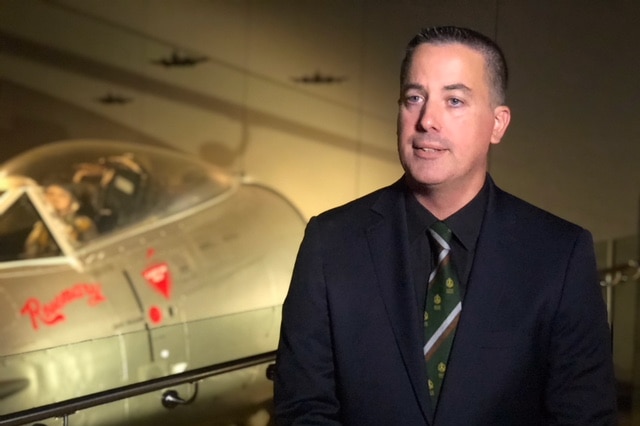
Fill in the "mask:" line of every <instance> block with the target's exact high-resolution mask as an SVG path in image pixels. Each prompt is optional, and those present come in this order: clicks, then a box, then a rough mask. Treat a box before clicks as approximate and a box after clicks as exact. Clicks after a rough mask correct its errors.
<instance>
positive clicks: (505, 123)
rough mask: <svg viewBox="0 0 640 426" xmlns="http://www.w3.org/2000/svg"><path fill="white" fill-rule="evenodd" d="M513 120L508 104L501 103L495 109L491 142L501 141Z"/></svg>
mask: <svg viewBox="0 0 640 426" xmlns="http://www.w3.org/2000/svg"><path fill="white" fill-rule="evenodd" d="M509 121H511V110H510V109H509V107H508V106H505V105H500V106H497V107H496V108H495V109H494V110H493V132H491V143H492V144H497V143H500V140H501V139H502V136H504V133H505V132H506V131H507V127H509Z"/></svg>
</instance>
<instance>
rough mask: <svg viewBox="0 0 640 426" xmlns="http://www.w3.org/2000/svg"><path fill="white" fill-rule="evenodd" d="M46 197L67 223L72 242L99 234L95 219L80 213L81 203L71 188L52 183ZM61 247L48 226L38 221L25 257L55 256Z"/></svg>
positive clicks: (29, 240) (31, 233)
mask: <svg viewBox="0 0 640 426" xmlns="http://www.w3.org/2000/svg"><path fill="white" fill-rule="evenodd" d="M45 198H46V201H47V203H49V205H50V206H51V208H52V209H53V211H54V212H55V213H56V214H57V215H58V217H59V218H60V219H62V222H63V223H64V224H65V225H66V231H67V237H68V238H69V240H70V241H71V242H72V243H75V242H83V241H87V240H89V239H91V238H93V237H95V236H96V235H97V231H96V227H95V225H94V223H93V221H92V220H91V219H90V218H88V217H87V216H84V215H81V214H78V209H79V208H80V203H79V202H78V200H77V199H76V197H75V196H74V194H73V191H72V190H71V188H68V187H66V186H64V185H61V184H51V185H48V186H47V187H46V189H45ZM59 253H60V248H59V247H58V245H57V244H56V243H55V241H54V240H53V238H52V237H51V234H49V231H48V230H47V227H46V226H45V224H44V223H43V222H42V221H40V220H39V221H37V222H36V223H35V224H34V225H33V229H32V230H31V232H30V233H29V236H28V237H27V240H26V242H25V257H27V258H33V257H45V256H55V255H58V254H59Z"/></svg>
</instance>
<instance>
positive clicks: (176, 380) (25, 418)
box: [0, 351, 276, 426]
mask: <svg viewBox="0 0 640 426" xmlns="http://www.w3.org/2000/svg"><path fill="white" fill-rule="evenodd" d="M275 357H276V352H275V351H271V352H265V353H262V354H258V355H253V356H249V357H246V358H240V359H237V360H233V361H227V362H223V363H220V364H214V365H210V366H207V367H202V368H197V369H194V370H189V371H185V372H183V373H178V374H172V375H169V376H164V377H158V378H156V379H151V380H147V381H145V382H140V383H133V384H130V385H126V386H121V387H118V388H113V389H108V390H105V391H101V392H96V393H92V394H89V395H84V396H81V397H78V398H72V399H68V400H66V401H61V402H56V403H53V404H48V405H43V406H40V407H35V408H31V409H28V410H24V411H17V412H15V413H10V414H6V415H3V416H0V426H20V425H25V424H29V423H33V422H37V421H40V420H46V419H51V418H55V417H57V418H63V421H64V424H65V425H67V424H68V417H69V416H70V415H72V414H73V413H75V412H76V411H79V410H83V409H86V408H91V407H96V406H98V405H103V404H108V403H110V402H115V401H119V400H121V399H126V398H131V397H134V396H138V395H142V394H145V393H149V392H154V391H157V390H161V389H165V388H168V387H171V386H177V385H181V384H185V383H195V384H196V385H197V382H198V381H200V380H203V379H206V378H208V377H212V376H217V375H220V374H224V373H229V372H232V371H236V370H241V369H243V368H249V367H253V366H256V365H260V364H265V363H268V362H273V361H274V360H275ZM265 374H267V372H266V371H265ZM194 396H195V395H194ZM161 402H162V404H163V405H164V406H165V407H172V406H175V405H179V404H185V403H188V402H189V401H184V400H182V399H181V398H180V397H179V396H178V394H177V392H175V391H172V390H168V391H166V392H165V393H164V394H163V397H162V401H161Z"/></svg>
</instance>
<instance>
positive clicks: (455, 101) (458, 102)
mask: <svg viewBox="0 0 640 426" xmlns="http://www.w3.org/2000/svg"><path fill="white" fill-rule="evenodd" d="M448 102H449V105H451V106H453V107H458V106H461V105H462V104H464V102H463V101H462V100H461V99H458V98H450V99H449V101H448Z"/></svg>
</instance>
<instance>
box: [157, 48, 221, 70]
mask: <svg viewBox="0 0 640 426" xmlns="http://www.w3.org/2000/svg"><path fill="white" fill-rule="evenodd" d="M208 60H209V58H207V57H206V56H189V55H187V54H184V53H180V52H179V51H177V50H174V51H173V52H171V56H169V57H166V58H160V59H155V60H153V61H151V62H152V63H154V64H157V65H162V66H164V67H166V68H170V67H188V66H194V65H198V64H199V63H200V62H206V61H208Z"/></svg>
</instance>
